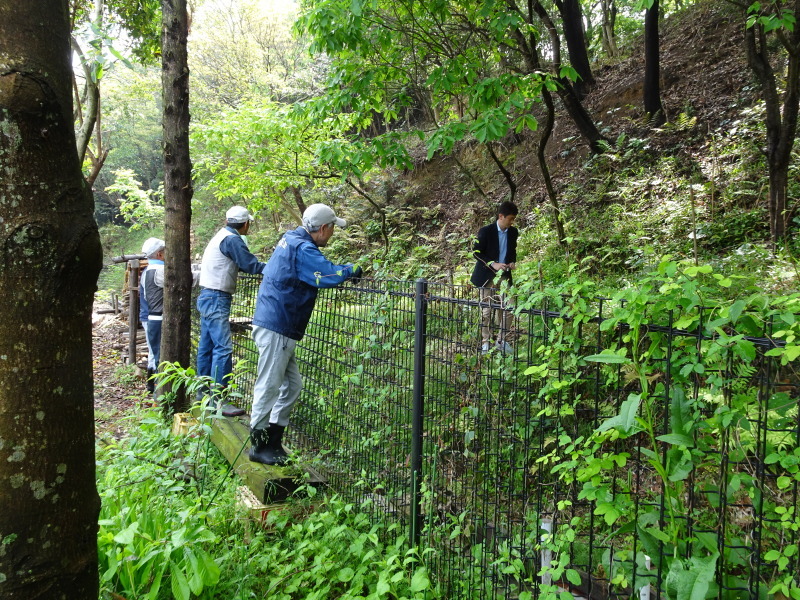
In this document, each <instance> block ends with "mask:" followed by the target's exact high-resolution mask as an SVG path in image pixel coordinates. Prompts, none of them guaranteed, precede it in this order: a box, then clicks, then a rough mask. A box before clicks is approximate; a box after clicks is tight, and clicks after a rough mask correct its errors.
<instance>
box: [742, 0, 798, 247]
mask: <svg viewBox="0 0 800 600" xmlns="http://www.w3.org/2000/svg"><path fill="white" fill-rule="evenodd" d="M794 11H795V15H794V16H795V19H796V20H798V19H800V3H797V2H796V3H795V5H794ZM778 39H779V40H780V42H781V44H783V46H784V48H786V49H787V50H788V53H787V56H786V60H787V61H788V64H787V65H786V67H787V70H786V82H785V88H784V91H783V102H781V98H780V93H779V92H778V82H777V78H776V75H775V70H774V69H773V67H772V64H771V62H770V51H769V40H768V36H767V32H766V31H764V28H763V26H761V25H759V24H758V23H756V24H754V25H753V26H752V27H748V28H747V29H746V30H745V48H746V50H747V62H748V64H749V65H750V68H751V69H752V70H753V72H754V73H755V75H756V77H757V78H758V81H759V83H760V84H761V91H762V94H763V97H764V106H765V108H766V120H765V121H766V122H765V124H766V128H767V151H766V153H767V164H768V165H769V230H770V236H771V238H772V243H773V246H775V245H777V244H778V243H780V242H781V241H782V240H783V238H784V237H786V221H787V205H786V194H787V185H788V182H789V165H790V163H791V155H792V148H793V146H794V141H795V134H796V132H797V119H798V111H800V31H798V30H797V29H796V28H795V31H793V32H788V33H787V32H783V34H782V35H781V36H779V38H778Z"/></svg>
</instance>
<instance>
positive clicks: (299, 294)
mask: <svg viewBox="0 0 800 600" xmlns="http://www.w3.org/2000/svg"><path fill="white" fill-rule="evenodd" d="M337 225H338V226H339V227H346V226H347V221H345V220H344V219H340V218H339V217H337V216H336V214H335V213H334V212H333V210H332V209H331V208H330V207H329V206H327V205H325V204H312V205H311V206H309V207H308V208H307V209H306V211H305V212H304V213H303V225H302V226H300V227H298V228H297V229H294V230H292V231H289V232H287V233H286V234H285V235H284V236H283V238H281V240H280V242H278V245H277V246H276V248H275V252H273V254H272V257H271V258H270V259H269V261H267V267H266V268H265V269H264V279H263V280H262V281H261V287H260V288H259V290H258V299H257V300H256V312H255V316H254V317H253V341H255V343H256V347H257V348H258V370H257V375H256V382H255V387H254V390H253V408H252V411H251V413H250V444H251V446H250V460H251V461H254V462H259V463H264V464H268V465H276V464H277V465H282V464H284V463H285V462H286V460H287V455H286V452H285V451H284V449H283V446H282V445H281V440H282V439H283V432H284V429H285V428H286V425H287V424H288V423H289V414H290V413H291V411H292V407H293V406H294V403H295V402H296V401H297V399H298V397H299V396H300V391H301V390H302V388H303V379H302V377H301V376H300V370H299V369H298V368H297V361H296V360H295V346H296V345H297V342H298V341H300V340H301V339H302V338H303V334H304V333H305V330H306V326H307V325H308V322H309V320H310V319H311V313H312V311H313V310H314V304H315V302H316V300H317V291H318V290H319V288H330V287H336V286H337V285H339V284H341V283H343V282H344V281H346V280H347V279H349V278H351V277H360V275H361V268H360V267H355V266H354V265H352V264H346V265H335V264H333V263H332V262H330V261H329V260H328V259H326V258H325V257H324V256H323V255H322V252H320V250H319V249H320V248H323V247H325V246H326V245H327V243H328V240H329V239H330V238H331V236H332V235H333V232H334V229H335V228H336V226H337Z"/></svg>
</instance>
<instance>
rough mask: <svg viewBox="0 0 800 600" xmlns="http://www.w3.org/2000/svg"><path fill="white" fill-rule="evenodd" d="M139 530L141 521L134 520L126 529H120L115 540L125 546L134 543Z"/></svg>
mask: <svg viewBox="0 0 800 600" xmlns="http://www.w3.org/2000/svg"><path fill="white" fill-rule="evenodd" d="M137 531H139V521H134V522H133V523H131V524H130V525H128V526H127V527H126V528H125V529H123V530H122V531H120V532H119V533H118V534H117V535H115V536H114V541H115V542H117V543H118V544H123V545H125V546H127V545H128V544H132V543H133V540H134V538H135V537H136V533H137Z"/></svg>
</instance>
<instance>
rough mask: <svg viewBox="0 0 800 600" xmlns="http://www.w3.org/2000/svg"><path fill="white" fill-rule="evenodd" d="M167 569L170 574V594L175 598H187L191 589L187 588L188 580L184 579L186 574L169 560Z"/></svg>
mask: <svg viewBox="0 0 800 600" xmlns="http://www.w3.org/2000/svg"><path fill="white" fill-rule="evenodd" d="M169 570H170V575H171V576H172V595H173V596H174V597H175V598H176V599H177V600H189V597H190V595H191V591H190V590H189V582H188V581H187V580H186V575H184V574H183V571H182V570H181V568H180V567H179V566H178V565H176V564H175V563H174V562H173V561H169Z"/></svg>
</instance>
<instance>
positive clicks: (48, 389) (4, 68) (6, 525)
mask: <svg viewBox="0 0 800 600" xmlns="http://www.w3.org/2000/svg"><path fill="white" fill-rule="evenodd" d="M70 58H71V57H70V41H69V15H68V9H67V1H66V0H38V1H36V2H20V1H19V0H0V252H2V257H1V258H0V305H2V307H3V318H2V319H0V381H2V385H0V540H1V541H0V597H2V598H3V599H4V600H10V599H20V600H36V599H47V600H51V599H67V600H73V599H74V600H86V599H87V598H97V596H98V573H97V516H98V514H99V510H100V500H99V497H98V494H97V490H96V487H95V455H94V400H93V384H92V323H91V314H92V301H93V294H94V291H95V289H96V283H97V276H98V274H99V272H100V268H101V265H102V251H101V248H100V238H99V235H98V232H97V226H96V224H95V222H94V219H93V216H92V215H93V210H94V203H93V200H92V196H91V193H90V191H89V189H88V188H87V186H86V184H85V181H84V179H83V175H82V173H81V165H80V162H79V160H78V153H77V149H76V143H75V132H74V129H73V120H72V93H71V77H72V66H71V60H70Z"/></svg>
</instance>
